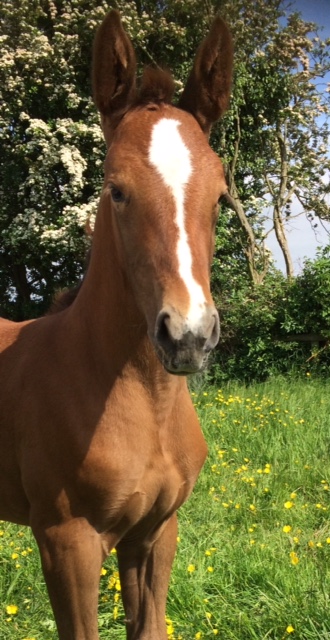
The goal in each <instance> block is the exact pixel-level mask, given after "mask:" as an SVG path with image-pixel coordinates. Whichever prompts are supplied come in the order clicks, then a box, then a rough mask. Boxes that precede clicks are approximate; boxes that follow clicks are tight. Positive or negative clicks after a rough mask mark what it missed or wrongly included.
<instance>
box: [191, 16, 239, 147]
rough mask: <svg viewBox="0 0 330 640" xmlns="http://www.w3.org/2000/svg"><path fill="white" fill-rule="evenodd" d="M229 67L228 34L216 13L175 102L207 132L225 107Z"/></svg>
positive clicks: (231, 51) (231, 52)
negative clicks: (181, 91)
mask: <svg viewBox="0 0 330 640" xmlns="http://www.w3.org/2000/svg"><path fill="white" fill-rule="evenodd" d="M232 69H233V43H232V37H231V34H230V31H229V29H228V27H227V25H226V23H225V22H224V21H223V20H222V19H221V18H220V17H219V16H217V17H216V18H215V20H214V22H213V24H212V26H211V29H210V31H209V33H208V35H207V36H206V38H205V40H204V41H203V42H202V44H201V45H200V47H199V49H198V51H197V54H196V57H195V61H194V66H193V69H192V71H191V74H190V76H189V78H188V80H187V84H186V87H185V89H184V91H183V94H182V95H181V97H180V100H179V104H178V106H179V107H180V109H184V110H185V111H189V112H190V113H192V114H193V116H194V117H195V118H196V120H197V121H198V122H199V124H200V126H201V128H202V129H203V131H204V132H205V133H206V134H207V135H208V134H209V132H210V128H211V126H212V124H213V123H214V122H216V121H217V120H219V118H220V117H221V116H222V114H223V113H224V112H225V111H226V109H227V107H228V104H229V98H230V90H231V83H232Z"/></svg>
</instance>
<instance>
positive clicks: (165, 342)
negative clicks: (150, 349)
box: [155, 311, 172, 348]
mask: <svg viewBox="0 0 330 640" xmlns="http://www.w3.org/2000/svg"><path fill="white" fill-rule="evenodd" d="M169 320H170V315H169V313H167V312H166V311H160V313H159V314H158V316H157V320H156V327H155V337H156V340H157V342H158V343H159V344H160V345H161V346H162V347H165V348H166V347H168V346H169V345H170V344H171V343H172V339H171V335H170V332H169V327H168V324H169Z"/></svg>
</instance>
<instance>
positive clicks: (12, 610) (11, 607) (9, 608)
mask: <svg viewBox="0 0 330 640" xmlns="http://www.w3.org/2000/svg"><path fill="white" fill-rule="evenodd" d="M6 612H7V613H8V615H9V616H15V615H16V613H17V612H18V606H17V605H16V604H9V605H8V606H7V607H6Z"/></svg>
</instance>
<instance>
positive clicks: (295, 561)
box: [290, 551, 299, 565]
mask: <svg viewBox="0 0 330 640" xmlns="http://www.w3.org/2000/svg"><path fill="white" fill-rule="evenodd" d="M290 558H291V564H293V565H296V564H298V562H299V558H298V556H297V554H296V552H295V551H291V553H290Z"/></svg>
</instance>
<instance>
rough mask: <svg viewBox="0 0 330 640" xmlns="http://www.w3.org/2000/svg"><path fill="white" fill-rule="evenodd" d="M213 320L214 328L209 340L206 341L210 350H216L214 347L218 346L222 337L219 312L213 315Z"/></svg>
mask: <svg viewBox="0 0 330 640" xmlns="http://www.w3.org/2000/svg"><path fill="white" fill-rule="evenodd" d="M212 319H213V327H212V330H211V333H210V336H209V338H208V339H207V340H206V348H207V349H209V350H211V349H214V347H215V346H216V345H217V344H218V342H219V337H220V321H219V315H218V313H217V312H215V313H214V314H213V316H212Z"/></svg>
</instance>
